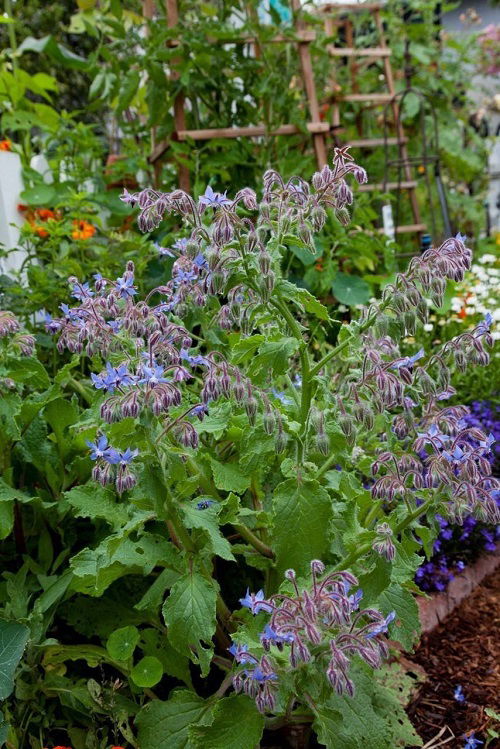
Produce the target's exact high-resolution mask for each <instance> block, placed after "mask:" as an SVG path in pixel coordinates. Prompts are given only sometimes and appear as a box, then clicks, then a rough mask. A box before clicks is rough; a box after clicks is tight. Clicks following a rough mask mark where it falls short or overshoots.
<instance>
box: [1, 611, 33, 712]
mask: <svg viewBox="0 0 500 749" xmlns="http://www.w3.org/2000/svg"><path fill="white" fill-rule="evenodd" d="M28 637H29V629H28V627H25V626H24V624H20V623H19V622H15V621H8V620H7V619H0V700H5V699H6V698H7V697H8V696H9V694H10V693H11V692H12V690H13V689H14V674H15V671H16V668H17V666H18V663H19V661H20V660H21V657H22V654H23V653H24V648H25V647H26V643H27V642H28Z"/></svg>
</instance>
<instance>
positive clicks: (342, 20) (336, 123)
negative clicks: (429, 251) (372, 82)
mask: <svg viewBox="0 0 500 749" xmlns="http://www.w3.org/2000/svg"><path fill="white" fill-rule="evenodd" d="M382 7H383V6H381V5H380V4H378V3H363V4H361V5H349V4H348V5H323V6H321V8H320V9H319V10H320V13H321V14H322V16H323V17H324V25H325V31H326V33H327V35H328V36H329V37H334V36H335V32H336V31H337V32H338V31H340V30H341V29H343V31H344V38H345V42H346V46H342V47H337V46H334V45H329V46H328V53H329V54H330V56H331V57H333V58H335V59H338V58H343V59H346V60H347V61H348V65H349V72H350V87H351V90H352V93H348V94H343V93H340V91H339V89H340V87H339V86H338V84H337V82H336V80H335V73H334V70H333V69H332V71H331V76H330V96H329V100H330V103H331V110H332V122H331V125H332V131H333V133H334V134H335V138H336V141H337V145H346V144H345V143H341V142H340V138H339V137H338V134H339V133H340V132H341V130H342V112H343V105H344V104H349V103H358V102H359V103H364V104H367V105H368V106H370V107H378V106H384V107H390V108H391V110H392V116H393V120H394V128H395V135H394V137H389V138H387V137H380V138H363V137H361V138H359V139H356V140H351V141H349V143H348V145H350V146H353V147H357V148H363V149H367V148H369V149H373V148H377V147H382V148H385V147H386V146H397V147H398V149H399V157H400V161H401V164H402V171H403V177H404V179H402V180H401V179H400V180H399V181H398V182H384V183H381V184H366V185H361V186H360V188H359V189H360V191H362V192H370V191H374V190H381V191H384V192H391V191H395V190H406V191H407V192H408V196H409V200H410V206H411V212H412V216H413V224H407V225H404V226H398V227H396V232H398V233H411V232H415V233H417V234H420V233H422V232H424V231H425V229H426V225H425V224H423V223H422V221H421V218H420V210H419V206H418V201H417V194H416V187H417V182H416V180H415V179H413V176H412V170H411V165H410V160H409V158H408V151H407V147H406V144H407V142H408V139H407V138H406V137H405V134H404V130H403V125H402V123H401V118H400V113H399V105H398V100H397V96H396V88H395V85H394V74H393V71H392V65H391V49H390V48H389V46H388V45H387V41H386V38H385V32H384V27H383V22H382V19H381V16H380V10H381V8H382ZM360 12H365V13H366V12H369V13H370V16H371V17H372V18H373V21H374V23H375V29H376V31H377V34H378V46H376V47H357V46H356V39H355V31H354V23H353V20H352V14H353V13H360ZM360 60H361V62H359V61H360ZM376 60H382V61H383V69H384V76H383V77H384V82H385V88H386V91H385V92H367V93H363V92H360V90H359V79H358V73H359V70H360V67H361V65H363V64H371V63H373V62H374V61H376ZM358 129H361V128H358ZM361 135H362V133H361Z"/></svg>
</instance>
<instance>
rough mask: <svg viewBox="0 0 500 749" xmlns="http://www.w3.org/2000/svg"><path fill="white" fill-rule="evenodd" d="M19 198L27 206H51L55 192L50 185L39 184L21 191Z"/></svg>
mask: <svg viewBox="0 0 500 749" xmlns="http://www.w3.org/2000/svg"><path fill="white" fill-rule="evenodd" d="M19 197H20V198H21V200H22V201H23V202H24V203H27V204H28V205H51V204H52V203H53V201H54V199H55V197H56V191H55V190H54V188H53V187H52V186H51V185H45V184H40V185H36V187H31V188H29V189H28V190H23V191H22V193H21V194H20V196H19Z"/></svg>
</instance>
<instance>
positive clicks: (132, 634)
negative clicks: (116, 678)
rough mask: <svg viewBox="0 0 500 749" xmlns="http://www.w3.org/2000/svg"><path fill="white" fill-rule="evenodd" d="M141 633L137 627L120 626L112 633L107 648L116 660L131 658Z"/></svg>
mask: <svg viewBox="0 0 500 749" xmlns="http://www.w3.org/2000/svg"><path fill="white" fill-rule="evenodd" d="M139 639H140V635H139V630H138V629H137V627H133V626H128V627H120V629H116V630H115V631H114V632H112V633H111V634H110V636H109V637H108V641H107V643H106V650H107V651H108V653H109V654H110V656H111V657H112V658H113V660H115V661H126V660H128V659H129V658H131V656H132V654H133V652H134V650H135V648H136V645H137V643H138V642H139Z"/></svg>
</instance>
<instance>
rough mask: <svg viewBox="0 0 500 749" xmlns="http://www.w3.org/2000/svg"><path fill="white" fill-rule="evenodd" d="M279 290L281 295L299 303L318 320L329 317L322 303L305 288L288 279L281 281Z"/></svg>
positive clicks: (326, 319) (325, 319)
mask: <svg viewBox="0 0 500 749" xmlns="http://www.w3.org/2000/svg"><path fill="white" fill-rule="evenodd" d="M279 290H280V292H281V293H282V294H283V296H285V297H286V298H287V299H291V300H292V301H294V302H296V303H297V304H299V305H301V306H302V307H303V308H304V309H305V311H306V312H308V313H309V314H310V315H315V317H317V318H318V319H319V320H324V321H325V322H327V321H328V320H329V319H330V316H329V314H328V310H327V308H326V307H325V306H324V304H321V302H320V301H319V300H318V299H316V297H315V296H313V295H312V294H311V292H309V291H308V290H307V289H304V288H301V287H299V286H295V285H294V284H292V283H290V282H289V281H282V282H281V283H280V286H279Z"/></svg>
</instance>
